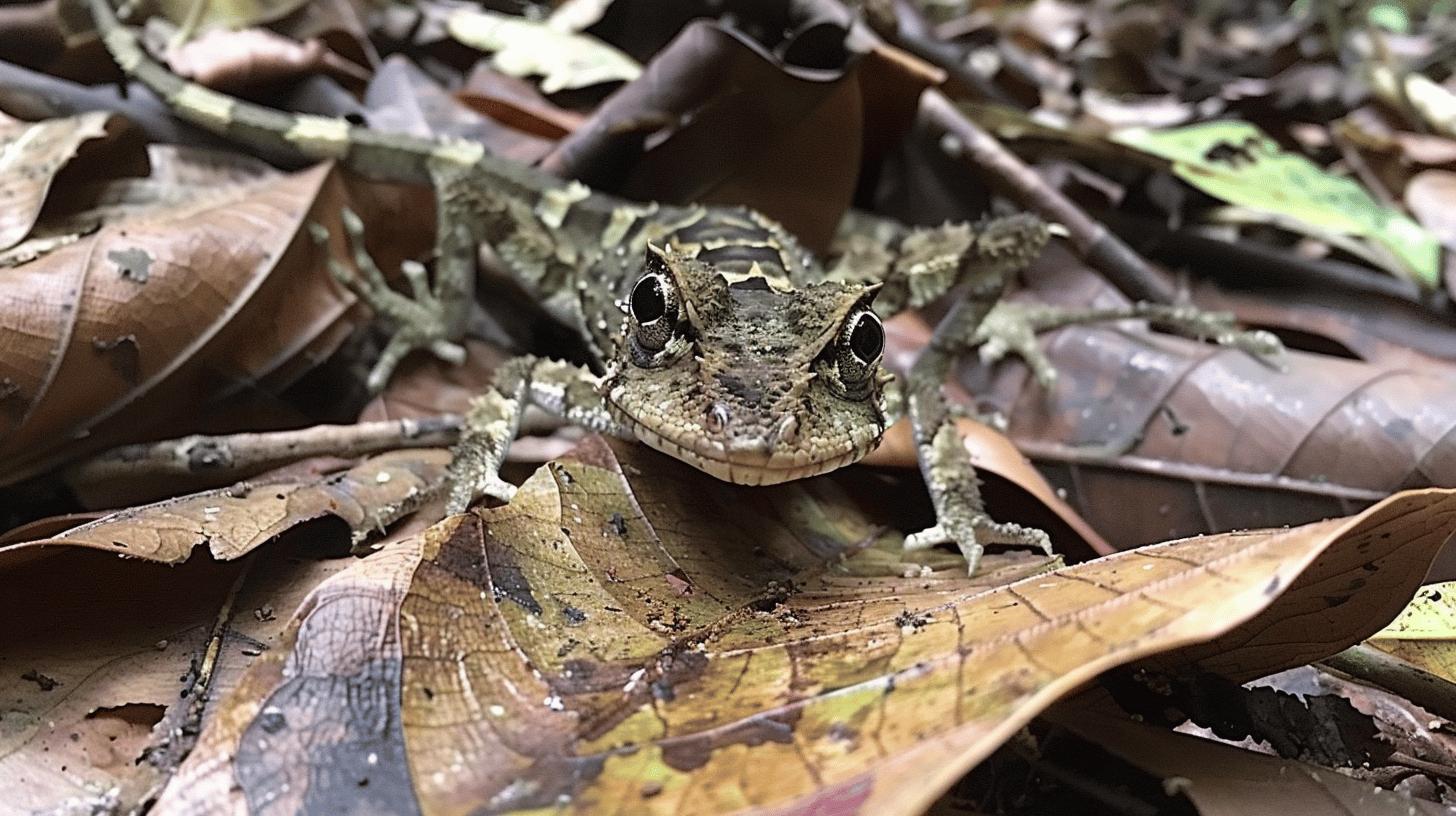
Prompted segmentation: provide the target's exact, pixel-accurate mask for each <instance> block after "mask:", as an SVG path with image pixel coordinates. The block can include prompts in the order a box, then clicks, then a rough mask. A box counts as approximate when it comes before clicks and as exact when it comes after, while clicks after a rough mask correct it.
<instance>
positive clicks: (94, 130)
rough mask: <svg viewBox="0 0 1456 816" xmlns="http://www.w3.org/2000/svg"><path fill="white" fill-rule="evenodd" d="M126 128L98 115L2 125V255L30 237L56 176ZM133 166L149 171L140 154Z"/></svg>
mask: <svg viewBox="0 0 1456 816" xmlns="http://www.w3.org/2000/svg"><path fill="white" fill-rule="evenodd" d="M123 130H125V123H124V122H123V121H122V120H121V119H118V118H117V117H115V116H112V115H111V114H109V113H104V112H101V111H97V112H94V113H83V114H81V115H80V116H72V117H68V118H65V119H49V120H47V121H44V122H13V123H5V122H0V250H6V249H10V248H11V247H13V246H15V245H16V244H18V243H20V242H21V241H23V240H25V238H26V236H28V235H29V234H30V231H31V228H32V227H34V226H35V222H36V219H38V218H39V217H40V212H41V207H42V206H43V205H44V204H45V201H46V194H47V193H48V192H49V191H50V189H51V184H52V182H54V181H55V178H56V175H57V174H58V173H60V172H61V170H63V169H64V168H65V167H66V165H67V164H68V163H69V162H70V161H71V160H72V159H74V158H76V156H77V154H78V153H79V152H80V151H81V150H82V149H83V147H84V148H85V149H94V147H95V145H93V144H90V143H93V142H100V141H103V140H108V139H114V138H115V137H116V136H117V135H118V134H120V133H121V132H122V131H123ZM134 156H135V158H134V159H133V160H132V161H130V162H129V163H130V164H131V165H133V166H140V167H145V166H146V160H145V158H144V157H142V156H141V155H140V153H134Z"/></svg>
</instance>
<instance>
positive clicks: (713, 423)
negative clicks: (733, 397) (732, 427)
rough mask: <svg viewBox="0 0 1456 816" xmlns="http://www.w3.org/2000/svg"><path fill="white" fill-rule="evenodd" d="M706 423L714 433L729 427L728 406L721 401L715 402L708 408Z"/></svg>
mask: <svg viewBox="0 0 1456 816" xmlns="http://www.w3.org/2000/svg"><path fill="white" fill-rule="evenodd" d="M705 424H706V425H707V428H708V430H709V431H711V432H712V433H720V432H722V430H723V429H724V428H727V427H728V406H726V405H724V404H723V403H721V402H715V403H713V407H712V408H709V409H708V420H707V422H706V423H705Z"/></svg>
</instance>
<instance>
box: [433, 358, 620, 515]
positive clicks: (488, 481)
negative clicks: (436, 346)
mask: <svg viewBox="0 0 1456 816" xmlns="http://www.w3.org/2000/svg"><path fill="white" fill-rule="evenodd" d="M599 384H600V378H598V377H597V376H596V375H594V374H592V373H591V372H590V371H588V370H587V369H585V368H582V367H581V366H576V365H572V364H571V363H564V362H560V361H557V360H542V359H540V358H537V357H516V358H513V359H511V360H508V361H506V363H505V364H504V365H502V366H501V367H500V369H499V370H497V371H496V374H495V379H494V380H493V381H492V382H491V385H490V387H489V388H488V389H486V391H485V392H484V393H483V394H481V395H480V396H478V397H476V398H475V399H474V400H472V401H471V403H470V409H469V410H468V411H467V412H466V414H465V430H464V432H463V433H462V435H461V437H460V441H459V442H458V443H456V445H455V448H454V451H453V453H454V458H453V459H452V460H451V462H450V498H449V501H448V503H447V504H446V507H445V510H446V512H448V513H463V512H465V510H466V508H468V507H469V506H470V504H471V502H473V501H475V500H476V499H477V498H479V497H480V496H482V495H489V496H494V497H496V498H498V499H501V500H502V501H510V499H511V496H513V495H514V494H515V492H516V488H515V486H514V485H512V484H510V483H508V482H505V481H503V480H502V479H501V478H500V467H501V463H502V462H504V461H505V458H506V451H507V450H508V449H509V448H510V446H511V442H512V441H514V440H515V438H516V432H517V431H518V430H519V428H520V424H521V414H522V413H523V412H524V411H525V410H526V407H527V406H528V405H535V406H536V407H538V408H541V409H543V410H545V411H546V412H547V413H550V414H552V415H554V416H558V417H561V418H562V419H564V420H566V421H567V422H569V423H571V424H573V425H577V426H580V427H583V428H586V429H587V430H590V431H595V432H598V433H610V434H614V435H616V436H627V435H628V434H627V433H626V432H625V431H624V430H622V429H621V428H620V427H619V426H618V425H617V423H615V422H613V421H612V418H611V416H609V415H608V413H607V409H606V403H605V402H604V400H603V398H602V396H601V393H600V392H599V390H598V386H599Z"/></svg>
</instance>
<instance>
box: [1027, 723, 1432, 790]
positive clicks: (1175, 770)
mask: <svg viewBox="0 0 1456 816" xmlns="http://www.w3.org/2000/svg"><path fill="white" fill-rule="evenodd" d="M1053 719H1054V720H1055V721H1057V722H1059V723H1060V724H1062V725H1064V726H1065V727H1066V728H1068V729H1070V730H1071V731H1073V732H1074V733H1076V734H1078V735H1080V736H1081V737H1082V738H1083V739H1086V740H1089V741H1092V742H1095V743H1096V744H1098V745H1099V746H1101V747H1103V748H1106V749H1107V750H1108V751H1111V752H1112V753H1113V754H1116V755H1117V756H1120V757H1122V758H1123V759H1125V760H1127V761H1129V762H1132V763H1133V764H1135V765H1137V766H1139V767H1141V768H1143V769H1144V770H1146V771H1148V772H1150V773H1153V774H1156V775H1158V776H1160V777H1162V778H1163V779H1164V780H1165V783H1164V784H1165V786H1166V787H1167V789H1168V791H1169V794H1170V795H1172V794H1173V793H1174V792H1176V793H1179V794H1182V795H1183V796H1186V797H1188V799H1189V800H1190V801H1191V802H1192V803H1193V805H1194V807H1195V808H1197V811H1198V813H1200V814H1202V816H1266V815H1267V816H1278V815H1279V814H1290V813H1298V814H1300V816H1350V814H1360V816H1417V814H1429V816H1438V814H1444V813H1449V812H1450V811H1448V810H1447V809H1445V808H1443V807H1441V806H1440V805H1438V804H1436V803H1435V802H1427V801H1423V800H1420V799H1413V798H1411V797H1409V796H1406V795H1403V794H1400V793H1396V792H1394V791H1388V790H1382V789H1380V788H1377V787H1376V786H1374V785H1372V784H1371V783H1369V782H1364V781H1361V780H1358V779H1351V778H1350V777H1348V776H1345V775H1344V774H1341V773H1337V772H1336V771H1332V770H1329V769H1327V768H1321V767H1318V766H1315V765H1309V764H1306V763H1303V762H1295V761H1292V760H1286V759H1280V758H1278V757H1272V756H1268V755H1266V754H1258V753H1254V752H1253V751H1246V750H1244V749H1242V748H1235V747H1234V746H1232V745H1225V744H1223V743H1220V742H1215V741H1213V740H1207V739H1200V738H1199V737H1195V736H1191V735H1188V734H1177V733H1174V732H1171V731H1164V730H1162V729H1159V728H1154V727H1152V726H1149V725H1143V724H1141V723H1137V722H1133V721H1132V720H1129V719H1126V718H1125V717H1119V716H1116V715H1115V714H1113V713H1111V712H1110V711H1108V710H1105V709H1103V710H1097V709H1090V708H1088V707H1087V706H1085V705H1078V706H1068V707H1067V709H1066V710H1065V711H1062V712H1060V715H1059V716H1056V717H1054V718H1053Z"/></svg>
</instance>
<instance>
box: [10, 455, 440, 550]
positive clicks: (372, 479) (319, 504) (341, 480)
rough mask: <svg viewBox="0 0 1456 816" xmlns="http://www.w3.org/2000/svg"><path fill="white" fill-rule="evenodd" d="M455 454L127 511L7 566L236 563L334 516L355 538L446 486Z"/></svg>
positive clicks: (45, 543)
mask: <svg viewBox="0 0 1456 816" xmlns="http://www.w3.org/2000/svg"><path fill="white" fill-rule="evenodd" d="M449 463H450V453H449V451H445V450H439V449H432V448H421V449H417V450H401V451H395V452H393V453H386V454H380V455H379V456H375V457H372V458H370V459H367V460H365V461H364V462H362V463H360V464H358V465H356V466H354V467H352V468H350V469H348V470H346V471H334V472H329V473H326V474H321V475H318V476H313V475H307V476H305V477H303V478H298V477H296V476H294V475H293V474H292V473H288V474H287V476H286V478H283V479H281V480H278V479H264V480H256V481H249V482H242V483H240V484H237V485H235V486H233V487H229V488H224V489H221V490H209V491H207V492H205V493H197V494H194V495H191V496H182V497H180V498H175V499H168V500H166V501H161V502H156V503H154V504H148V505H143V506H141V507H133V508H129V509H126V510H120V511H117V512H115V513H112V514H110V515H107V516H104V517H102V518H100V519H97V520H95V521H91V522H88V523H86V524H82V525H80V526H79V527H73V528H71V529H69V530H66V531H65V532H62V533H60V534H58V535H56V536H55V537H53V538H45V539H40V540H32V541H25V542H19V543H15V544H10V545H7V546H4V547H0V566H3V565H4V563H5V562H6V561H5V559H8V558H14V557H24V553H22V551H24V550H28V549H34V548H46V547H59V546H65V547H90V548H93V549H98V550H105V551H108V552H113V553H117V554H118V555H124V556H126V557H128V558H142V559H146V560H148V561H158V562H161V563H164V564H180V563H182V562H183V561H186V560H187V559H188V558H191V557H192V555H193V550H194V549H196V548H198V547H202V546H206V547H207V550H208V552H209V553H210V554H211V555H212V557H213V558H216V559H218V560H222V561H230V560H232V559H234V558H239V557H241V556H243V555H246V554H247V553H249V552H251V551H252V550H253V549H254V548H256V547H258V546H259V545H261V544H262V543H263V542H265V541H269V540H271V539H273V538H275V537H277V536H279V535H281V534H282V533H284V532H286V531H288V530H290V529H292V528H293V527H296V526H298V525H299V524H302V523H303V522H305V521H312V520H314V519H318V518H322V517H324V516H332V517H334V518H337V519H339V520H341V521H343V522H344V523H345V524H347V525H348V527H349V529H350V530H351V531H353V532H355V533H367V532H369V531H371V530H372V529H374V527H375V526H376V517H377V514H378V513H379V511H380V509H381V508H387V507H391V506H394V505H398V504H404V503H407V502H408V501H409V500H410V499H412V498H413V497H415V496H417V495H420V494H422V493H426V492H429V491H431V490H432V489H433V488H435V487H437V486H438V485H439V484H440V483H441V481H442V480H443V479H444V478H445V468H446V466H447V465H449Z"/></svg>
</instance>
